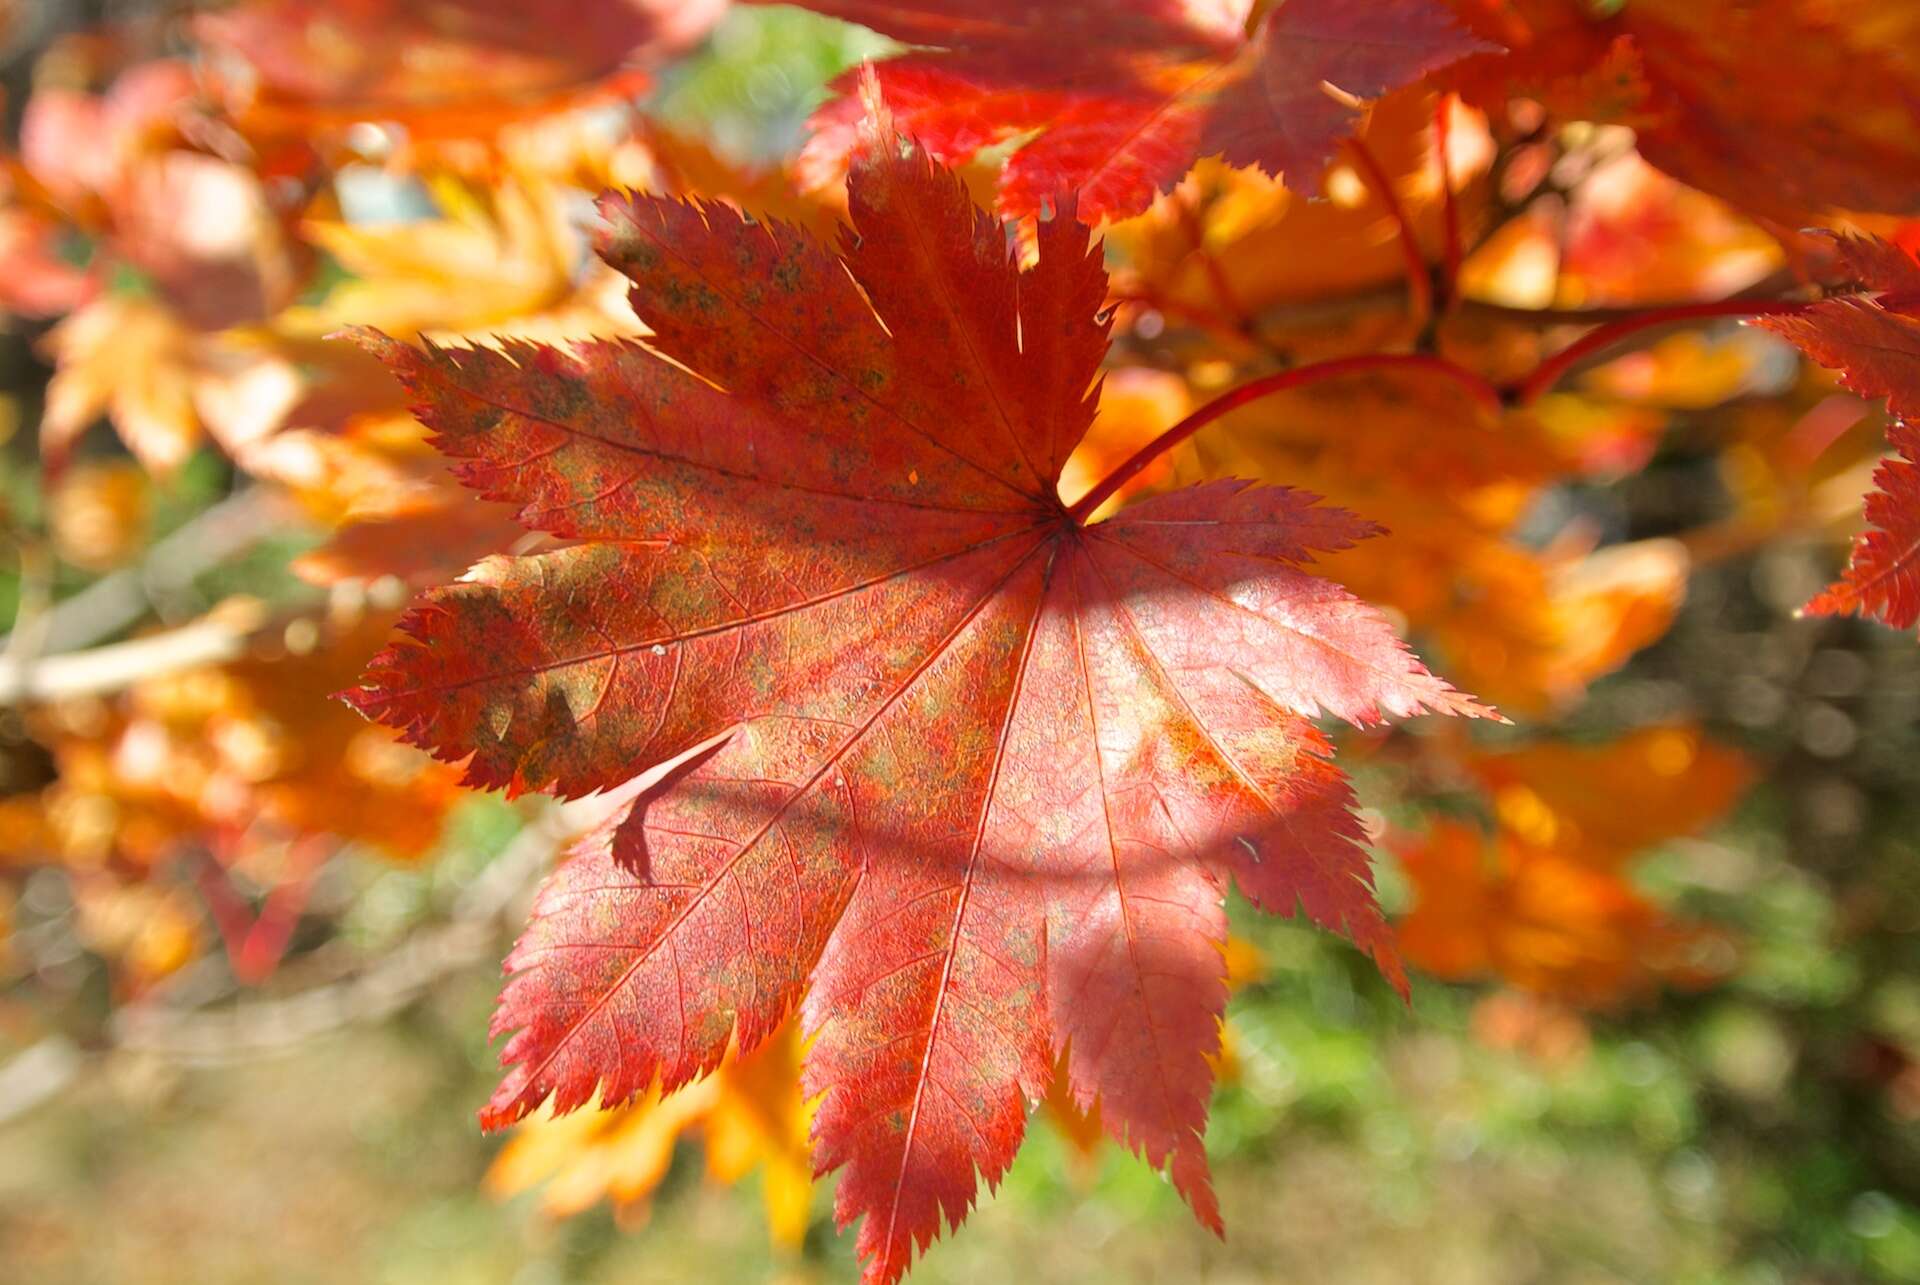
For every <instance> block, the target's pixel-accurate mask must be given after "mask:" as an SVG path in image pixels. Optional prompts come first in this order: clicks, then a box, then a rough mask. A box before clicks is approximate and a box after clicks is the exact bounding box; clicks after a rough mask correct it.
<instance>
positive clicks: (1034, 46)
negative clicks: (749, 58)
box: [802, 0, 1493, 222]
mask: <svg viewBox="0 0 1920 1285" xmlns="http://www.w3.org/2000/svg"><path fill="white" fill-rule="evenodd" d="M806 7H807V8H810V9H814V10H817V11H819V12H821V13H826V14H832V15H833V16H835V17H838V18H845V19H848V20H850V21H853V22H858V23H862V24H864V25H866V26H869V27H872V28H873V29H874V30H876V31H879V32H882V33H884V34H886V35H889V36H892V37H894V38H895V39H898V40H904V41H907V42H910V43H913V44H920V45H931V46H937V51H930V52H922V53H909V54H904V55H902V56H900V57H897V58H892V59H889V60H887V61H885V62H883V63H881V64H880V65H879V66H878V67H877V68H876V69H875V70H876V72H877V74H878V76H879V79H880V83H881V85H882V87H883V88H884V89H885V91H886V98H887V102H888V105H889V106H890V107H892V108H893V110H894V112H895V113H896V114H897V116H898V118H899V121H900V127H901V130H902V132H903V133H906V134H909V135H911V136H913V137H914V138H915V139H916V140H917V141H918V142H919V143H920V144H921V145H922V146H924V147H925V148H927V150H928V151H930V152H931V153H932V154H933V155H934V156H935V157H937V158H938V159H940V160H941V161H944V162H946V163H948V164H956V163H959V162H962V161H966V160H970V159H972V158H973V157H974V156H975V155H976V154H977V153H979V152H980V151H981V150H982V149H983V148H988V147H993V146H996V145H999V144H1003V143H1009V142H1013V141H1015V140H1016V139H1024V140H1025V141H1024V142H1022V144H1021V146H1020V147H1019V148H1018V150H1016V151H1015V152H1014V153H1013V155H1012V157H1011V158H1010V159H1009V160H1008V162H1007V168H1006V172H1005V174H1004V175H1003V176H1002V177H1001V180H1000V201H999V204H1000V209H1001V210H1002V212H1003V213H1005V214H1008V215H1015V216H1018V215H1027V214H1033V213H1036V212H1037V211H1039V210H1040V209H1041V207H1042V205H1043V204H1044V203H1045V202H1046V201H1047V200H1049V199H1050V198H1051V197H1052V196H1053V195H1054V194H1055V193H1056V192H1060V191H1064V190H1068V189H1077V190H1078V191H1079V209H1080V216H1081V217H1082V218H1084V219H1086V220H1088V221H1089V222H1095V221H1098V220H1099V219H1102V218H1125V217H1127V216H1129V215H1133V214H1138V213H1140V212H1141V211H1142V210H1144V209H1146V208H1147V206H1148V205H1149V204H1151V203H1152V201H1153V197H1154V194H1155V193H1156V192H1161V191H1165V190H1167V189H1168V188H1171V187H1172V186H1173V185H1174V184H1175V183H1176V182H1178V181H1179V180H1180V178H1181V176H1182V175H1184V174H1185V173H1186V172H1187V170H1188V169H1189V168H1190V167H1191V166H1192V165H1193V162H1194V161H1195V160H1197V159H1199V158H1201V157H1203V156H1214V155H1223V156H1224V157H1225V158H1226V159H1227V161H1228V162H1229V163H1231V164H1235V165H1258V166H1260V167H1261V168H1262V169H1264V170H1266V171H1268V172H1269V173H1272V174H1281V173H1284V174H1285V175H1286V180H1287V185H1288V186H1289V187H1291V188H1294V189H1295V190H1297V191H1300V192H1303V193H1307V194H1312V193H1315V192H1317V191H1318V188H1319V183H1320V173H1321V171H1322V169H1324V168H1325V166H1326V162H1327V160H1328V158H1329V157H1330V156H1332V154H1333V150H1334V148H1335V146H1336V145H1337V144H1338V143H1339V141H1340V140H1341V139H1342V138H1343V137H1345V136H1346V135H1348V134H1349V133H1351V132H1352V131H1353V128H1354V125H1355V123H1356V120H1357V112H1356V109H1355V107H1353V106H1352V105H1351V104H1352V101H1353V100H1354V99H1356V98H1375V97H1378V96H1380V95H1381V94H1384V93H1386V92H1387V91H1389V90H1392V89H1397V88H1399V87H1400V86H1401V85H1404V84H1407V83H1409V82H1410V81H1413V80H1416V79H1418V78H1419V77H1420V76H1422V75H1424V74H1425V73H1427V72H1430V71H1433V70H1435V69H1436V68H1439V67H1443V66H1445V65H1447V64H1448V63H1451V62H1453V61H1455V60H1456V59H1459V58H1461V57H1464V56H1465V55H1467V54H1471V53H1476V52H1479V51H1482V50H1486V49H1490V48H1492V47H1493V46H1491V45H1488V44H1487V43H1485V42H1483V41H1480V40H1478V39H1475V38H1474V37H1472V36H1469V35H1468V34H1466V32H1465V31H1464V30H1462V29H1461V28H1460V27H1459V26H1458V25H1457V24H1456V23H1455V22H1454V20H1453V18H1452V16H1451V15H1450V14H1449V13H1448V11H1447V10H1446V8H1445V7H1444V6H1443V5H1441V4H1440V3H1438V0H1364V2H1356V0H1286V3H1284V4H1281V5H1278V6H1274V7H1272V8H1270V9H1269V10H1267V11H1266V12H1265V13H1263V14H1262V15H1261V16H1260V18H1259V20H1258V22H1257V23H1256V24H1255V25H1254V26H1253V28H1252V32H1251V34H1249V32H1248V17H1249V11H1250V10H1251V8H1252V5H1251V4H1250V3H1249V0H1218V2H1216V3H1212V4H1208V5H1189V4H1178V3H1174V2H1173V0H1082V2H1081V3H1063V4H1046V5H1036V4H1029V3H1022V2H1019V0H906V2H904V3H896V2H894V0H806ZM856 81H857V74H856V73H849V74H848V75H847V76H845V77H843V78H842V79H841V80H840V82H839V88H840V89H841V91H842V94H841V97H840V98H839V99H837V100H835V101H834V102H832V103H830V104H828V105H827V106H826V107H825V108H823V109H822V110H821V112H820V113H819V114H818V115H817V116H816V117H815V120H814V128H815V130H816V133H815V136H814V138H813V140H812V142H811V143H809V145H808V147H807V151H806V153H805V154H804V155H803V157H802V164H803V166H804V167H805V169H806V170H807V171H809V172H810V173H811V175H812V177H813V179H814V181H816V182H823V183H824V182H826V181H828V180H831V179H834V178H836V177H837V176H838V175H839V174H840V173H841V172H843V170H844V166H845V163H846V158H847V156H848V154H849V153H850V151H851V150H852V149H853V147H854V146H855V139H856V134H857V132H858V128H859V122H860V117H861V111H862V108H861V105H860V96H859V94H858V93H856V92H854V86H855V84H856ZM1327 85H1332V86H1334V87H1335V88H1336V89H1337V90H1339V91H1341V94H1340V96H1335V95H1333V94H1330V93H1329V92H1328V91H1327V89H1326V86H1327Z"/></svg>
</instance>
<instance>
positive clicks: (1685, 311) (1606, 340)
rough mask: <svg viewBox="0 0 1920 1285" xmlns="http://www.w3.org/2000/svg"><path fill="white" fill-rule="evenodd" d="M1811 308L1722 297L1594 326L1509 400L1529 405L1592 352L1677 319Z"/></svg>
mask: <svg viewBox="0 0 1920 1285" xmlns="http://www.w3.org/2000/svg"><path fill="white" fill-rule="evenodd" d="M1810 307H1812V304H1810V303H1803V302H1798V301H1794V300H1786V299H1721V300H1717V301H1715V302H1713V303H1683V304H1677V305H1675V306H1673V307H1671V308H1653V309H1649V310H1648V311H1646V312H1643V313H1640V314H1639V315H1637V316H1632V317H1623V318H1621V319H1620V320H1619V321H1613V322H1609V323H1607V324H1606V325H1604V326H1596V327H1594V328H1593V329H1592V330H1589V331H1588V332H1587V333H1586V334H1584V335H1582V336H1580V338H1578V339H1576V340H1574V341H1573V342H1572V343H1570V344H1568V345H1567V346H1566V347H1565V348H1562V349H1561V350H1560V351H1559V352H1557V353H1555V354H1554V355H1553V356H1551V357H1549V358H1547V359H1546V360H1545V361H1543V362H1541V363H1540V364H1539V365H1538V366H1535V367H1534V368H1533V370H1532V372H1531V373H1530V374H1528V375H1527V376H1526V377H1525V378H1524V379H1522V380H1520V381H1519V382H1518V383H1516V384H1514V385H1513V388H1512V399H1513V401H1514V402H1515V403H1517V404H1518V405H1521V406H1529V405H1531V404H1533V403H1534V402H1537V401H1539V400H1540V398H1541V397H1543V396H1545V395H1546V393H1547V392H1548V390H1550V389H1551V388H1552V387H1553V386H1554V385H1555V384H1557V383H1559V382H1560V378H1561V376H1563V375H1565V374H1566V373H1567V371H1569V370H1570V369H1572V368H1573V367H1574V366H1577V365H1578V364H1579V363H1580V362H1582V361H1584V360H1585V359H1587V358H1588V357H1591V356H1593V355H1594V354H1595V353H1599V352H1604V351H1606V350H1607V349H1609V348H1611V347H1613V346H1614V345H1615V344H1617V343H1619V342H1620V341H1621V340H1622V339H1625V338H1626V337H1627V336H1628V335H1632V334H1636V333H1638V332H1639V331H1642V330H1650V329H1652V328H1653V327H1655V326H1666V325H1671V324H1672V323H1674V322H1676V321H1699V320H1704V319H1706V318H1710V317H1773V316H1780V315H1782V314H1786V313H1795V312H1804V311H1806V309H1808V308H1810Z"/></svg>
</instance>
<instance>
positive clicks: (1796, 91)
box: [1442, 0, 1920, 226]
mask: <svg viewBox="0 0 1920 1285" xmlns="http://www.w3.org/2000/svg"><path fill="white" fill-rule="evenodd" d="M1447 3H1448V4H1449V5H1450V6H1451V7H1452V8H1453V10H1454V11H1455V12H1456V13H1457V14H1458V16H1459V17H1460V19H1461V20H1462V21H1463V22H1464V23H1465V24H1466V25H1467V26H1469V27H1471V28H1472V29H1473V31H1474V32H1475V33H1477V34H1478V35H1480V36H1482V37H1485V38H1488V39H1491V40H1496V41H1498V42H1499V43H1500V44H1501V45H1504V46H1506V49H1507V50H1508V52H1506V53H1501V54H1496V55H1491V56H1483V57H1476V58H1473V59H1470V60H1468V61H1465V62H1463V63H1461V64H1460V65H1459V66H1458V67H1457V68H1454V69H1452V70H1450V71H1449V72H1448V73H1447V75H1446V76H1445V77H1443V78H1442V79H1443V80H1444V81H1445V82H1447V84H1448V87H1451V88H1455V89H1458V90H1459V91H1460V92H1461V93H1462V94H1463V95H1464V96H1465V97H1466V98H1467V99H1468V100H1469V101H1471V102H1474V103H1476V104H1477V105H1479V106H1481V107H1483V108H1485V109H1487V110H1489V111H1496V112H1497V111H1501V110H1503V109H1504V107H1505V105H1506V103H1507V101H1508V99H1509V98H1511V97H1516V96H1525V97H1529V98H1535V99H1537V100H1539V101H1541V102H1542V103H1544V104H1545V105H1546V106H1547V107H1548V109H1549V110H1550V111H1551V112H1552V113H1553V114H1554V115H1555V116H1556V117H1558V118H1559V119H1562V120H1585V121H1599V122H1606V123H1614V124H1622V125H1629V126H1631V127H1632V128H1633V129H1634V133H1635V141H1636V146H1637V147H1638V149H1639V151H1640V153H1641V154H1642V155H1643V156H1645V157H1646V158H1647V160H1648V161H1650V162H1652V163H1653V164H1654V165H1656V166H1658V167H1659V168H1661V169H1663V170H1665V171H1666V172H1667V173H1669V174H1671V175H1673V176H1674V177H1675V178H1677V179H1679V180H1680V181H1681V182H1683V183H1686V184H1687V185H1688V186H1690V187H1696V188H1699V189H1701V190H1702V191H1705V192H1709V193H1712V194H1713V195H1715V196H1718V197H1720V198H1722V199H1724V200H1727V201H1730V202H1732V203H1733V204H1735V205H1738V206H1740V207H1742V208H1743V209H1747V210H1751V211H1754V212H1756V213H1759V214H1762V215H1765V216H1767V217H1769V218H1772V219H1775V220H1777V221H1784V222H1787V223H1788V224H1789V225H1790V226H1792V225H1797V224H1799V223H1803V222H1807V221H1809V219H1808V217H1807V216H1808V215H1810V214H1814V213H1818V212H1821V211H1825V210H1830V209H1834V208H1840V209H1849V210H1873V211H1880V212H1885V213H1889V214H1895V213H1899V214H1904V213H1908V212H1910V211H1912V210H1913V209H1914V208H1915V207H1916V205H1920V134H1916V132H1915V130H1914V128H1913V119H1914V113H1915V111H1916V108H1917V107H1920V75H1916V73H1915V69H1914V65H1913V62H1912V60H1911V59H1910V58H1907V57H1905V56H1904V50H1903V45H1904V43H1906V42H1905V41H1903V39H1902V38H1901V36H1899V35H1897V34H1889V33H1888V31H1887V30H1886V29H1876V27H1875V25H1874V21H1873V19H1874V18H1878V17H1880V16H1881V11H1882V10H1885V11H1886V13H1887V15H1888V16H1890V15H1891V13H1892V11H1893V10H1895V9H1899V8H1901V6H1898V5H1894V6H1886V5H1861V6H1857V7H1856V6H1846V5H1835V4H1829V3H1820V2H1819V0H1686V2H1685V3H1668V4H1659V3H1655V4H1648V3H1624V4H1622V3H1594V2H1593V0H1447ZM1756 86H1765V90H1764V91H1763V92H1756Z"/></svg>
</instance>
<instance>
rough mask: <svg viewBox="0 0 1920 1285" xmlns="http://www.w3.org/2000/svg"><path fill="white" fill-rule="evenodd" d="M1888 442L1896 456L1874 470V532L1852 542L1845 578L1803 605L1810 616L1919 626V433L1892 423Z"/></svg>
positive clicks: (1870, 512) (1870, 503)
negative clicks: (1850, 615) (1849, 615)
mask: <svg viewBox="0 0 1920 1285" xmlns="http://www.w3.org/2000/svg"><path fill="white" fill-rule="evenodd" d="M1887 440H1888V441H1889V442H1890V443H1891V444H1892V445H1893V448H1894V450H1895V451H1897V452H1898V454H1897V455H1892V456H1889V457H1888V458H1886V459H1885V460H1883V461H1881V463H1880V467H1879V468H1877V469H1875V470H1874V473H1873V485H1874V489H1873V490H1872V491H1870V492H1869V493H1868V494H1867V503H1866V515H1867V521H1868V522H1869V523H1871V524H1872V526H1873V529H1872V530H1870V531H1865V532H1863V533H1861V535H1860V536H1859V537H1858V538H1857V539H1856V540H1855V541H1854V544H1853V557H1852V558H1850V559H1849V560H1848V562H1847V570H1846V574H1845V575H1843V576H1841V577H1840V579H1839V580H1837V581H1835V582H1834V583H1833V584H1830V585H1828V586H1827V587H1826V588H1825V589H1823V590H1821V591H1820V593H1819V594H1818V595H1816V596H1815V597H1814V599H1813V601H1811V602H1809V603H1808V604H1807V605H1806V607H1805V608H1804V610H1805V611H1806V612H1807V613H1808V614H1809V615H1814V616H1834V615H1841V614H1843V613H1846V612H1854V613H1857V614H1859V615H1862V616H1871V617H1873V618H1874V619H1875V620H1879V621H1881V622H1883V623H1885V624H1889V625H1892V626H1893V627H1894V628H1895V629H1911V628H1913V626H1914V625H1915V624H1917V623H1920V428H1916V427H1915V426H1914V425H1912V424H1909V423H1907V422H1905V421H1904V420H1895V421H1894V422H1893V424H1892V425H1891V426H1890V427H1889V428H1888V429H1887Z"/></svg>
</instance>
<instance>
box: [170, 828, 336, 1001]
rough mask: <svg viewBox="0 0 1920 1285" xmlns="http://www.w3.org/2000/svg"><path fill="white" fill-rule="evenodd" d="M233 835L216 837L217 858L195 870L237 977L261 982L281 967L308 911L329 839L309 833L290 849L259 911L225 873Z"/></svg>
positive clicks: (254, 983) (248, 983)
mask: <svg viewBox="0 0 1920 1285" xmlns="http://www.w3.org/2000/svg"><path fill="white" fill-rule="evenodd" d="M232 847H233V845H232V842H231V840H230V839H217V840H216V841H215V859H214V860H212V861H209V862H207V863H205V864H204V865H202V866H200V867H199V869H198V870H197V872H196V873H197V875H198V877H199V882H200V890H201V893H202V895H204V896H205V897H206V899H207V909H208V910H209V911H211V912H212V914H213V922H214V925H215V927H217V928H218V929H219V930H220V938H221V940H222V941H223V942H224V943H225V945H226V948H227V963H228V965H229V966H230V967H231V968H232V969H233V975H234V979H235V980H236V981H238V982H240V983H241V984H242V985H245V986H257V985H259V984H260V983H261V982H264V981H266V980H267V978H269V977H271V976H273V972H274V970H275V969H276V968H278V967H279V966H280V960H281V958H282V957H283V956H284V955H285V954H286V953H287V946H288V945H289V944H290V943H291V942H292V940H293V930H294V928H295V926H296V925H298V924H299V922H300V915H301V913H302V912H303V911H305V909H306V906H307V898H308V896H309V895H310V894H311V893H312V892H313V883H314V877H315V876H316V875H317V874H318V873H319V870H320V867H321V865H323V864H324V863H325V861H326V856H327V848H328V841H327V839H326V838H325V836H322V835H307V836H305V837H303V838H301V839H298V840H296V841H294V843H293V844H292V845H291V846H290V847H289V848H288V850H287V856H286V863H287V868H286V869H285V870H284V871H283V872H282V878H281V880H280V882H278V883H276V884H274V885H273V887H271V888H269V889H268V890H267V894H266V897H265V898H264V899H263V901H262V902H261V905H260V912H259V914H257V915H255V914H252V913H250V912H249V910H248V908H247V903H246V900H245V899H244V898H243V897H241V896H240V894H239V893H238V892H237V891H235V889H234V887H233V884H232V882H231V880H230V879H229V877H228V874H227V867H228V866H229V865H231V863H232V860H233V853H232Z"/></svg>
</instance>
